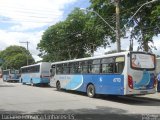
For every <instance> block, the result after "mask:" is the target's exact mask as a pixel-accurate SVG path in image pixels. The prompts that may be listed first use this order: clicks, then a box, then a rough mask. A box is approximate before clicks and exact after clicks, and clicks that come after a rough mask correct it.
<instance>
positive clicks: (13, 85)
mask: <svg viewBox="0 0 160 120" xmlns="http://www.w3.org/2000/svg"><path fill="white" fill-rule="evenodd" d="M0 87H15V86H14V85H0Z"/></svg>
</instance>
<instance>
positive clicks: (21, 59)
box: [0, 45, 34, 69]
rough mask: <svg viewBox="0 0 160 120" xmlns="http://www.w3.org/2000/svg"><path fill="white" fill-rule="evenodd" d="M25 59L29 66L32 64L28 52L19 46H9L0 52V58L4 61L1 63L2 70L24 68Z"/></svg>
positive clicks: (32, 60) (32, 61) (31, 58)
mask: <svg viewBox="0 0 160 120" xmlns="http://www.w3.org/2000/svg"><path fill="white" fill-rule="evenodd" d="M27 57H28V61H29V64H32V63H34V59H33V57H32V56H31V55H30V53H29V51H27V50H26V49H25V48H24V47H21V46H15V45H14V46H9V47H7V48H6V49H5V50H3V51H1V52H0V58H1V59H3V61H4V62H3V63H2V68H4V69H12V68H13V69H19V68H20V67H22V66H25V65H26V63H27Z"/></svg>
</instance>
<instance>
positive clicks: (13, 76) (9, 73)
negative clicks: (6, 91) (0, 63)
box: [2, 69, 20, 82]
mask: <svg viewBox="0 0 160 120" xmlns="http://www.w3.org/2000/svg"><path fill="white" fill-rule="evenodd" d="M2 74H3V81H14V82H19V78H20V74H19V70H14V69H7V70H3V73H2Z"/></svg>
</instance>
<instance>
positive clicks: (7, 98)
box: [0, 80, 160, 120]
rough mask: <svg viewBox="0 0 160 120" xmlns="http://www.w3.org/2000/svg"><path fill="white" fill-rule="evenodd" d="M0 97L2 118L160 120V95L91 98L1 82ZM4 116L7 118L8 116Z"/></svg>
mask: <svg viewBox="0 0 160 120" xmlns="http://www.w3.org/2000/svg"><path fill="white" fill-rule="evenodd" d="M0 96H1V97H0V114H1V115H5V114H9V115H10V114H11V115H12V114H13V115H17V114H20V115H27V114H29V115H42V116H36V119H51V118H52V119H77V120H82V119H87V120H92V119H95V120H101V119H102V120H106V119H109V120H117V119H118V120H124V119H126V120H128V119H129V120H137V119H139V120H142V119H143V120H145V119H146V120H148V119H155V118H156V119H160V93H157V94H153V95H145V96H135V97H123V96H118V97H116V96H99V97H98V98H89V97H87V96H86V94H84V93H80V92H72V91H61V92H59V91H56V89H55V88H50V87H49V86H30V85H22V84H21V83H8V82H3V81H2V80H0ZM44 115H48V116H44ZM55 115H57V116H55ZM153 115H156V116H153ZM2 117H3V119H4V118H5V117H6V116H1V118H2ZM32 118H33V117H32ZM34 119H35V118H34Z"/></svg>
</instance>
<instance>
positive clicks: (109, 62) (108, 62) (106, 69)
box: [101, 58, 114, 73]
mask: <svg viewBox="0 0 160 120" xmlns="http://www.w3.org/2000/svg"><path fill="white" fill-rule="evenodd" d="M101 63H102V73H114V58H104V59H102V61H101Z"/></svg>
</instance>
